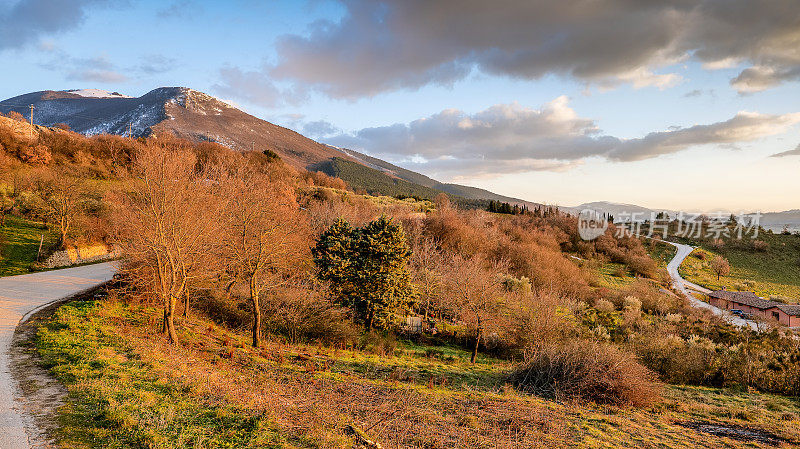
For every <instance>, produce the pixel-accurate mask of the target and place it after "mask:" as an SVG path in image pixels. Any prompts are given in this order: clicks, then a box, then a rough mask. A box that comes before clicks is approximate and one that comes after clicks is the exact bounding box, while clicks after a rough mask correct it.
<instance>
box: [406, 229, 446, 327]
mask: <svg viewBox="0 0 800 449" xmlns="http://www.w3.org/2000/svg"><path fill="white" fill-rule="evenodd" d="M443 259H444V255H443V254H442V253H441V251H440V250H439V248H438V247H437V245H436V243H435V242H434V241H433V240H432V239H431V238H428V237H422V236H420V237H419V239H418V240H417V241H416V242H415V244H414V248H413V252H412V254H411V265H412V267H413V268H414V270H413V281H414V284H415V285H416V286H417V292H418V293H419V300H418V301H417V304H418V306H419V307H420V308H421V309H422V310H421V312H422V316H423V317H424V319H426V320H427V319H428V318H429V317H430V316H431V312H434V313H435V312H437V311H439V310H440V309H441V304H440V301H441V294H442V288H443V279H442V264H443V262H444V260H443Z"/></svg>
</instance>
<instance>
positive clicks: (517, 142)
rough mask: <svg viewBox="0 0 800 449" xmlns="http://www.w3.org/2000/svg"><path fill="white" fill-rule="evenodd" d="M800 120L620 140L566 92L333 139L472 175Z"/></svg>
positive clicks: (672, 146) (666, 146)
mask: <svg viewBox="0 0 800 449" xmlns="http://www.w3.org/2000/svg"><path fill="white" fill-rule="evenodd" d="M799 122H800V113H792V114H782V115H772V114H760V113H755V112H740V113H738V114H736V115H735V116H734V117H732V118H731V119H729V120H726V121H722V122H717V123H712V124H708V125H694V126H690V127H674V128H671V129H670V130H668V131H660V132H653V133H650V134H647V135H646V136H644V137H641V138H635V139H620V138H617V137H614V136H609V135H605V134H603V133H602V132H601V131H600V129H599V128H598V127H597V124H596V123H595V121H594V120H591V119H588V118H583V117H580V116H578V114H577V113H576V112H575V111H574V110H573V109H572V108H571V107H570V106H569V102H568V99H567V97H563V96H562V97H558V98H556V99H554V100H553V101H551V102H549V103H547V104H545V105H543V106H542V107H541V108H539V109H533V108H528V107H524V106H521V105H519V104H517V103H512V104H498V105H494V106H492V107H490V108H487V109H485V110H483V111H480V112H477V113H474V114H468V113H466V112H464V111H461V110H458V109H446V110H443V111H441V112H439V113H437V114H434V115H431V116H429V117H424V118H420V119H418V120H414V121H412V122H410V123H395V124H393V125H388V126H382V127H374V128H364V129H362V130H359V131H357V132H354V133H351V134H341V135H338V136H335V137H331V138H329V139H326V140H327V141H328V142H329V143H331V144H334V145H337V146H340V147H348V148H353V149H356V150H360V151H364V152H367V153H369V154H372V155H375V156H378V157H382V158H385V159H388V160H393V161H409V160H412V161H414V162H412V163H411V164H409V163H406V164H404V165H406V166H409V168H411V167H410V166H413V167H414V168H419V169H420V170H423V171H425V172H426V173H431V172H434V171H435V172H437V173H438V172H462V173H464V174H465V175H466V176H469V175H474V174H484V175H486V174H503V173H513V172H524V171H531V170H549V171H559V170H562V171H563V170H568V169H571V168H574V167H575V166H577V165H578V164H580V163H581V162H582V161H583V160H585V159H587V158H591V157H600V158H605V159H607V160H612V161H620V162H628V161H638V160H643V159H650V158H654V157H658V156H660V155H665V154H671V153H677V152H680V151H684V150H686V149H689V148H691V147H694V146H699V145H717V146H719V147H721V148H730V147H731V146H733V145H736V144H737V143H743V142H750V141H754V140H757V139H759V138H762V137H766V136H772V135H777V134H781V133H784V132H786V131H787V130H789V128H790V127H792V126H793V125H795V124H796V123H799ZM326 128H327V127H326Z"/></svg>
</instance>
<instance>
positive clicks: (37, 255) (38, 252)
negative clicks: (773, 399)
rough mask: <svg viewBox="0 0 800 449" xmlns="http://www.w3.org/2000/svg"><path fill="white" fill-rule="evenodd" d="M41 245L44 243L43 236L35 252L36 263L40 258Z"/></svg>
mask: <svg viewBox="0 0 800 449" xmlns="http://www.w3.org/2000/svg"><path fill="white" fill-rule="evenodd" d="M42 243H44V234H42V237H41V238H40V239H39V251H37V252H36V261H37V262H39V258H40V257H42Z"/></svg>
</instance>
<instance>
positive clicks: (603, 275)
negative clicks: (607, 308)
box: [597, 262, 636, 289]
mask: <svg viewBox="0 0 800 449" xmlns="http://www.w3.org/2000/svg"><path fill="white" fill-rule="evenodd" d="M634 282H636V276H634V275H633V274H632V273H631V271H630V270H629V269H628V266H627V265H625V264H622V263H614V262H605V263H603V264H601V265H600V268H599V269H598V270H597V286H598V287H606V288H611V289H621V288H625V287H627V286H629V285H631V284H633V283H634Z"/></svg>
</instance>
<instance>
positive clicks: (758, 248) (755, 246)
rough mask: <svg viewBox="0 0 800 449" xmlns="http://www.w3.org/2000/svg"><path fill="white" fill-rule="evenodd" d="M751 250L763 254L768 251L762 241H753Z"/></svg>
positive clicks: (767, 247) (767, 245)
mask: <svg viewBox="0 0 800 449" xmlns="http://www.w3.org/2000/svg"><path fill="white" fill-rule="evenodd" d="M753 249H754V250H756V251H758V252H760V253H763V252H766V251H767V250H768V249H769V244H768V243H767V242H765V241H763V240H753Z"/></svg>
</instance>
